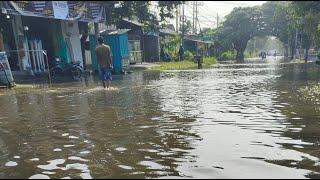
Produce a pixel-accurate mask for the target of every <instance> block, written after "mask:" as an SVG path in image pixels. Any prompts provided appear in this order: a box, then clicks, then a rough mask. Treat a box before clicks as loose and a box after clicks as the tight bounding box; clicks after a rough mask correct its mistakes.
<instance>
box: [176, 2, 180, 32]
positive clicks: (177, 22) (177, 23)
mask: <svg viewBox="0 0 320 180" xmlns="http://www.w3.org/2000/svg"><path fill="white" fill-rule="evenodd" d="M179 17H180V6H179V5H178V7H177V9H176V32H177V33H179Z"/></svg>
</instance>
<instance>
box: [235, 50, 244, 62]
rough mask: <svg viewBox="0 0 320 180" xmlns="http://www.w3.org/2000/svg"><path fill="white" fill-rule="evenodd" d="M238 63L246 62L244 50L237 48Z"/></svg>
mask: <svg viewBox="0 0 320 180" xmlns="http://www.w3.org/2000/svg"><path fill="white" fill-rule="evenodd" d="M236 61H237V63H243V62H244V56H243V51H242V50H237V56H236Z"/></svg>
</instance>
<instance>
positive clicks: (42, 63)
mask: <svg viewBox="0 0 320 180" xmlns="http://www.w3.org/2000/svg"><path fill="white" fill-rule="evenodd" d="M6 54H7V56H8V59H10V62H11V63H10V66H12V67H15V66H19V67H20V70H25V71H28V72H30V74H31V75H34V74H44V73H48V78H49V83H50V85H51V74H50V70H49V69H50V67H49V61H48V55H47V51H46V50H8V51H6ZM11 57H13V58H11ZM19 59H20V60H19ZM13 69H14V68H13Z"/></svg>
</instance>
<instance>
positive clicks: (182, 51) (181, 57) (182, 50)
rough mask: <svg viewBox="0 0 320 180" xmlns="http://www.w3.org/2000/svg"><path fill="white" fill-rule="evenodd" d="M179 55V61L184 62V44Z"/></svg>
mask: <svg viewBox="0 0 320 180" xmlns="http://www.w3.org/2000/svg"><path fill="white" fill-rule="evenodd" d="M178 54H179V60H180V61H183V54H184V48H183V46H182V44H181V45H180V48H179V52H178Z"/></svg>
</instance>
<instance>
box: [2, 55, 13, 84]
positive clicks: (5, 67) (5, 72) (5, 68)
mask: <svg viewBox="0 0 320 180" xmlns="http://www.w3.org/2000/svg"><path fill="white" fill-rule="evenodd" d="M12 83H13V77H12V73H11V69H10V65H9V62H8V58H7V55H6V53H5V52H0V84H6V85H11V84H12Z"/></svg>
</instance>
